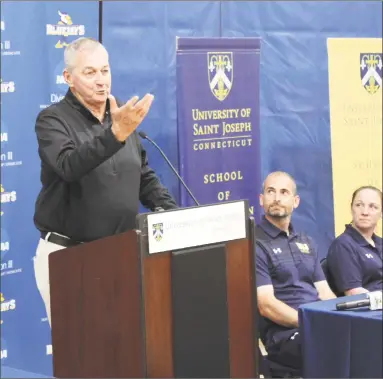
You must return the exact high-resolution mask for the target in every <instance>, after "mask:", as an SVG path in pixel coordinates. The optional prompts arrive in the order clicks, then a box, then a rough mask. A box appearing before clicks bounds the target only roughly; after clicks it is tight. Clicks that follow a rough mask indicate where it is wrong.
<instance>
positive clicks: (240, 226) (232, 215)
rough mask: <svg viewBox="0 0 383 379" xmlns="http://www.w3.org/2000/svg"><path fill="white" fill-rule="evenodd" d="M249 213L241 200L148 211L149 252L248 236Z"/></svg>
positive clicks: (172, 249)
mask: <svg viewBox="0 0 383 379" xmlns="http://www.w3.org/2000/svg"><path fill="white" fill-rule="evenodd" d="M247 215H248V209H247V207H246V202H245V201H242V200H241V201H234V202H228V203H220V204H212V205H209V206H204V207H195V208H185V209H178V210H174V211H168V212H166V213H161V212H159V213H152V214H149V215H148V216H147V224H148V239H149V254H153V253H160V252H164V251H174V250H179V249H185V248H190V247H194V246H201V245H210V244H213V243H217V242H227V241H233V240H237V239H243V238H246V237H247V235H246V230H247V228H246V220H247V218H248V216H247Z"/></svg>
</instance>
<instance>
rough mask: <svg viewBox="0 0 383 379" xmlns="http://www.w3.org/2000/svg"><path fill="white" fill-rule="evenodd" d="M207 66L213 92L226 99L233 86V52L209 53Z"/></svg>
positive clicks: (221, 98)
mask: <svg viewBox="0 0 383 379" xmlns="http://www.w3.org/2000/svg"><path fill="white" fill-rule="evenodd" d="M207 67H208V76H209V85H210V90H211V92H212V93H213V95H214V96H215V97H216V98H217V99H218V100H220V101H223V100H225V99H226V97H227V96H228V95H229V92H230V90H231V87H232V86H233V53H231V52H229V53H207Z"/></svg>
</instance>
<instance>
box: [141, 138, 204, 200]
mask: <svg viewBox="0 0 383 379" xmlns="http://www.w3.org/2000/svg"><path fill="white" fill-rule="evenodd" d="M138 135H139V136H140V137H141V138H143V139H146V140H148V141H149V142H150V143H151V144H152V145H153V146H154V147H155V148H156V149H157V150H158V151H159V152H160V153H161V155H162V156H163V157H164V159H165V161H166V163H167V164H168V165H169V166H170V168H171V169H172V171H173V172H174V173H175V174H176V176H177V178H178V179H179V181H180V182H181V183H182V185H183V186H184V187H185V189H186V191H187V192H188V194H189V195H190V197H191V198H192V199H193V201H194V202H195V204H196V205H197V206H199V205H200V204H199V203H198V201H197V199H196V198H195V197H194V195H193V194H192V193H191V191H190V189H189V187H188V186H187V185H186V184H185V182H184V181H183V179H182V178H181V176H180V175H179V173H178V172H177V170H176V169H175V168H174V166H173V165H172V164H171V162H170V161H169V159H168V157H167V156H166V155H165V153H164V152H163V151H162V149H161V148H160V147H159V146H158V145H157V144H156V143H155V142H154V141H153V140H152V139H151V138H150V137H149V136H148V135H147V134H146V133H145V132H143V131H140V132H138Z"/></svg>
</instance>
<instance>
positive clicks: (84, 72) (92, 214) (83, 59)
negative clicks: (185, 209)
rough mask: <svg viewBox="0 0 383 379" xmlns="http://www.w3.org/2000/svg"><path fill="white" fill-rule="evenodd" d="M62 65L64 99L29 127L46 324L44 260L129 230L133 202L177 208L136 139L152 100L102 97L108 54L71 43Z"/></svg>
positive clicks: (107, 84)
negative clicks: (36, 158)
mask: <svg viewBox="0 0 383 379" xmlns="http://www.w3.org/2000/svg"><path fill="white" fill-rule="evenodd" d="M64 61H65V69H64V78H65V81H66V82H67V83H68V85H69V89H68V92H67V94H66V96H65V97H64V98H63V99H62V100H61V101H60V102H58V103H56V104H53V105H51V106H50V107H48V108H47V109H45V110H43V111H42V112H40V114H39V115H38V117H37V120H36V134H37V140H38V146H39V155H40V158H41V182H42V189H41V191H40V194H39V196H38V198H37V201H36V209H35V216H34V222H35V225H36V227H37V228H38V229H39V231H40V232H41V238H40V241H39V244H38V247H37V251H36V256H35V257H34V268H35V276H36V283H37V287H38V289H39V291H40V294H41V296H42V298H43V301H44V303H45V307H46V311H47V316H48V320H49V323H51V320H50V291H49V270H48V255H49V254H50V253H52V252H54V251H57V250H59V249H64V248H66V247H71V246H75V245H77V244H79V243H82V242H89V241H93V240H96V239H100V238H103V237H107V236H111V235H114V234H118V233H123V232H125V231H127V230H131V229H134V228H135V218H136V215H137V213H138V209H139V202H140V201H141V203H142V204H143V206H145V207H146V208H148V209H151V210H154V209H155V208H157V207H161V208H163V209H165V210H166V209H172V208H176V207H177V205H176V203H175V201H174V199H173V198H172V197H171V195H170V194H169V192H168V190H167V189H166V188H165V187H163V186H162V184H161V183H160V180H159V179H158V177H157V175H156V174H155V173H154V171H153V170H152V169H151V168H150V167H149V166H148V160H147V156H146V152H145V150H144V148H143V146H142V145H141V143H140V140H139V137H138V135H137V133H136V129H137V127H138V126H139V125H140V124H141V122H142V121H143V120H144V118H145V117H146V115H147V113H148V111H149V109H150V106H151V104H152V101H153V96H152V95H150V94H146V95H145V96H144V97H143V98H142V99H140V100H139V99H138V97H137V96H134V97H133V98H131V99H130V100H129V101H128V102H127V103H126V104H123V105H121V106H119V105H118V104H117V102H116V100H115V98H114V97H113V96H112V95H111V93H110V92H111V72H110V67H109V58H108V53H107V51H106V49H105V48H104V47H103V45H101V44H100V43H99V42H98V41H96V40H93V39H90V38H79V39H77V40H75V41H73V42H72V43H71V44H70V45H69V46H67V48H66V49H65V52H64Z"/></svg>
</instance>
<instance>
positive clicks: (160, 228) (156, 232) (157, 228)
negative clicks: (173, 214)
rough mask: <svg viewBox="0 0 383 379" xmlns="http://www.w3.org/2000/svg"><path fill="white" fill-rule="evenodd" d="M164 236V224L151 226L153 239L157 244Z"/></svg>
mask: <svg viewBox="0 0 383 379" xmlns="http://www.w3.org/2000/svg"><path fill="white" fill-rule="evenodd" d="M163 235H164V224H163V223H162V222H161V223H158V224H153V237H154V239H155V240H156V241H157V242H159V241H161V240H162V237H163Z"/></svg>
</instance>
